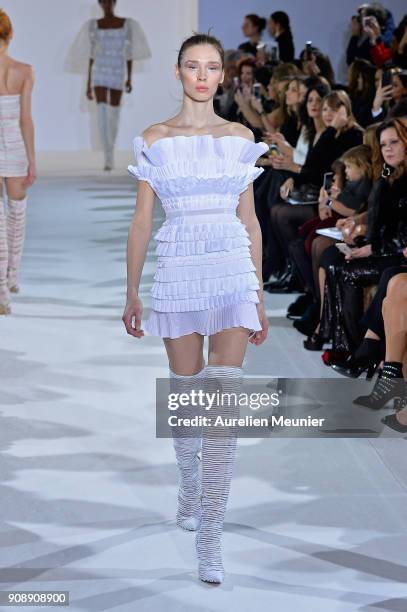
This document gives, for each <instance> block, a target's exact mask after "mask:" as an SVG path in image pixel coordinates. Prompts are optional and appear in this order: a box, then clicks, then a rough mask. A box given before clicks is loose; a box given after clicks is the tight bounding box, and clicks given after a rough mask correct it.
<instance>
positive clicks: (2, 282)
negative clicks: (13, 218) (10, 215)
mask: <svg viewBox="0 0 407 612" xmlns="http://www.w3.org/2000/svg"><path fill="white" fill-rule="evenodd" d="M7 266H8V244H7V217H6V209H5V205H4V201H3V200H0V314H9V313H10V292H9V289H8V287H7Z"/></svg>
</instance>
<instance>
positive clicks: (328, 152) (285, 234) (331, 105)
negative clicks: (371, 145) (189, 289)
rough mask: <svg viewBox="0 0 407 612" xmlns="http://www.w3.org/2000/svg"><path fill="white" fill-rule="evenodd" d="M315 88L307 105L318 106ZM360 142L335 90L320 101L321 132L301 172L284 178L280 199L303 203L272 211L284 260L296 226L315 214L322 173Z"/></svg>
mask: <svg viewBox="0 0 407 612" xmlns="http://www.w3.org/2000/svg"><path fill="white" fill-rule="evenodd" d="M317 89H318V88H316V90H310V91H309V95H308V103H310V106H311V107H312V106H313V105H317V106H318V105H319V104H320V103H321V100H320V99H319V94H318V91H317ZM314 110H316V108H315V109H314ZM362 139H363V130H362V128H361V127H360V126H359V125H357V123H356V121H355V118H354V117H353V115H352V108H351V102H350V100H349V97H348V95H347V94H346V93H345V92H344V91H334V92H331V93H330V94H328V95H327V96H325V98H324V99H323V102H322V129H321V133H320V135H319V137H318V139H317V140H316V141H314V143H313V146H312V147H310V148H309V151H308V155H307V159H306V161H305V164H304V165H303V166H302V168H301V171H300V172H299V173H293V177H292V178H289V179H287V180H286V181H285V183H283V185H282V186H281V189H280V195H281V198H282V199H283V200H287V199H288V197H290V196H292V197H294V198H295V199H296V200H298V199H300V200H301V202H302V204H301V205H295V206H294V205H292V204H289V203H286V202H284V203H281V204H275V205H273V207H272V209H271V226H272V232H273V234H274V235H275V236H276V237H277V239H278V240H279V242H280V245H281V248H282V249H283V252H284V253H285V255H286V257H287V260H288V259H289V257H288V248H289V245H290V243H291V242H292V241H293V240H295V239H296V238H297V236H298V229H299V227H300V226H301V225H303V224H304V223H305V222H306V221H308V220H310V219H312V218H313V217H314V216H315V215H316V214H317V212H318V204H317V200H318V193H319V190H320V188H321V186H322V184H323V177H324V174H325V173H326V172H329V171H330V167H331V165H332V163H333V162H334V161H335V159H338V158H339V157H341V155H342V154H343V153H344V152H345V151H347V150H348V149H350V148H352V147H354V146H357V145H359V144H361V143H362ZM294 187H296V188H297V189H294ZM314 200H316V201H315V203H314ZM308 202H310V203H308ZM274 289H275V290H276V291H280V287H279V285H278V284H277V285H272V286H270V287H268V291H273V290H274Z"/></svg>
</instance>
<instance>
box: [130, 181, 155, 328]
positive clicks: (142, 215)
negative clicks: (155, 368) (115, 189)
mask: <svg viewBox="0 0 407 612" xmlns="http://www.w3.org/2000/svg"><path fill="white" fill-rule="evenodd" d="M154 197H155V194H154V191H153V189H152V188H151V186H150V185H149V183H147V181H139V185H138V191H137V201H136V208H135V211H134V215H133V219H132V221H131V224H130V228H129V234H128V240H127V303H126V307H125V310H124V313H123V317H122V320H123V323H124V324H125V326H126V330H127V333H128V334H130V335H131V336H135V337H136V338H141V337H142V336H143V335H144V332H143V331H142V330H141V315H142V311H143V305H142V302H141V300H140V298H139V295H138V294H139V285H140V279H141V273H142V271H143V266H144V262H145V259H146V254H147V249H148V244H149V242H150V239H151V232H152V227H153V207H154ZM133 317H134V318H135V326H134V327H133V325H132V318H133Z"/></svg>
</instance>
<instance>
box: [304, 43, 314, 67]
mask: <svg viewBox="0 0 407 612" xmlns="http://www.w3.org/2000/svg"><path fill="white" fill-rule="evenodd" d="M304 60H305V61H306V62H309V61H311V60H312V40H307V42H306V43H305V50H304Z"/></svg>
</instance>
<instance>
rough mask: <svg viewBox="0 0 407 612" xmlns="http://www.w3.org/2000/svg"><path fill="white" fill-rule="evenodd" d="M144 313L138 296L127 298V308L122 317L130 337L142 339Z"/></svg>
mask: <svg viewBox="0 0 407 612" xmlns="http://www.w3.org/2000/svg"><path fill="white" fill-rule="evenodd" d="M142 312H143V304H142V301H141V300H140V298H139V297H138V296H137V295H134V296H130V297H128V298H127V303H126V307H125V309H124V313H123V316H122V321H123V323H124V326H125V328H126V330H127V333H128V334H130V336H134V337H135V338H142V337H143V336H144V332H143V330H142V329H141V315H142Z"/></svg>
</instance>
